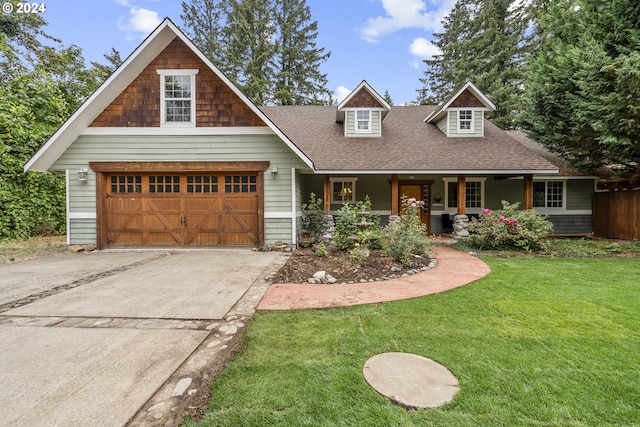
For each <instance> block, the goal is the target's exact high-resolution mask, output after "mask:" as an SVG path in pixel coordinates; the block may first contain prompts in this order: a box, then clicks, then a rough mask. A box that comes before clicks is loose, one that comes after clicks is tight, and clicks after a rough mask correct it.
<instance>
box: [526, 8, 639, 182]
mask: <svg viewBox="0 0 640 427" xmlns="http://www.w3.org/2000/svg"><path fill="white" fill-rule="evenodd" d="M541 27H542V29H543V31H544V32H545V34H546V35H547V37H546V39H545V42H544V43H543V44H542V45H541V48H540V51H539V52H537V53H536V55H535V56H534V57H533V58H532V59H531V61H530V62H531V66H530V70H529V72H528V75H527V77H528V78H527V90H526V94H525V98H524V101H525V113H524V114H523V116H522V126H523V127H524V128H525V129H526V130H527V131H528V133H529V135H530V136H531V137H533V138H535V139H536V140H538V141H540V142H541V143H543V144H544V145H545V146H546V147H547V148H549V149H550V150H551V151H553V152H556V153H558V154H559V155H561V156H562V157H563V158H565V159H566V160H567V161H568V162H569V163H570V164H571V165H572V166H573V167H575V168H577V169H579V170H582V171H585V172H592V173H593V172H595V171H596V170H598V169H599V168H602V167H603V166H607V165H615V166H616V167H618V168H620V169H621V171H622V173H624V174H628V175H631V176H634V177H635V178H636V179H640V73H639V71H638V70H640V53H639V48H640V5H639V4H638V3H637V2H635V1H632V0H613V1H611V2H599V1H595V0H557V1H555V3H554V5H553V6H552V7H551V8H550V10H549V13H548V15H547V17H546V18H545V19H544V20H543V21H542V23H541Z"/></svg>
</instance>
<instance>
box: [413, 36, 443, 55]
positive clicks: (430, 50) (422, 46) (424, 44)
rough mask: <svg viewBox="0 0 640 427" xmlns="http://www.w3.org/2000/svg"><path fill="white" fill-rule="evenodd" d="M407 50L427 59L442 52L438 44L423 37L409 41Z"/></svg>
mask: <svg viewBox="0 0 640 427" xmlns="http://www.w3.org/2000/svg"><path fill="white" fill-rule="evenodd" d="M409 52H411V54H412V55H413V56H417V57H418V58H420V59H429V58H431V57H433V56H435V55H439V54H441V53H442V51H441V50H440V48H439V47H438V46H436V45H434V44H433V43H431V42H430V41H429V40H427V39H425V38H423V37H418V38H417V39H415V40H414V41H413V43H411V45H410V46H409Z"/></svg>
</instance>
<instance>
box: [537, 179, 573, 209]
mask: <svg viewBox="0 0 640 427" xmlns="http://www.w3.org/2000/svg"><path fill="white" fill-rule="evenodd" d="M564 194H565V191H564V181H534V183H533V207H534V208H563V207H564V205H565V204H564Z"/></svg>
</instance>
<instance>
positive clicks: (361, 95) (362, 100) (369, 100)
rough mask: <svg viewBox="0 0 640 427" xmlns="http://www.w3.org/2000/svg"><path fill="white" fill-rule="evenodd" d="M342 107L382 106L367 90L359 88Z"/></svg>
mask: <svg viewBox="0 0 640 427" xmlns="http://www.w3.org/2000/svg"><path fill="white" fill-rule="evenodd" d="M343 108H384V107H383V105H382V104H380V103H379V102H378V100H376V99H375V98H374V97H373V95H371V94H370V93H369V92H368V91H367V90H365V89H361V90H360V91H359V92H358V93H356V94H355V95H353V97H352V98H351V99H350V100H349V102H347V103H346V104H345V105H344V107H343Z"/></svg>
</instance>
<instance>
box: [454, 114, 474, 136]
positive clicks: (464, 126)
mask: <svg viewBox="0 0 640 427" xmlns="http://www.w3.org/2000/svg"><path fill="white" fill-rule="evenodd" d="M458 132H460V133H472V132H473V110H460V111H458Z"/></svg>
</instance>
